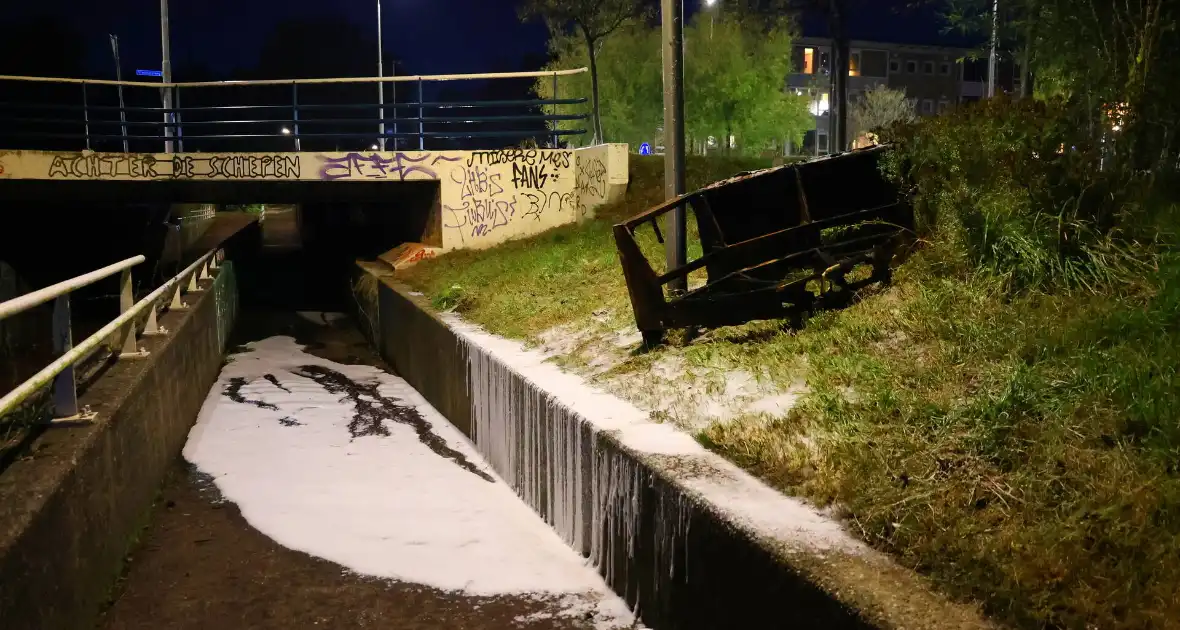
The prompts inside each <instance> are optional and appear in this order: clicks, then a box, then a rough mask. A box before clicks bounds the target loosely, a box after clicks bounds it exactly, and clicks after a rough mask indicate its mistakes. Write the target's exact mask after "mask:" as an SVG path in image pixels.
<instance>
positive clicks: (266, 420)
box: [184, 337, 633, 628]
mask: <svg viewBox="0 0 1180 630" xmlns="http://www.w3.org/2000/svg"><path fill="white" fill-rule="evenodd" d="M302 366H322V367H325V368H329V369H331V370H334V371H336V372H339V373H341V374H344V375H345V376H347V377H348V378H349V379H351V380H352V381H354V382H357V383H364V384H376V385H377V386H378V393H379V394H380V395H381V396H383V397H386V398H392V399H398V400H399V401H401V404H404V405H407V406H412V407H414V408H415V409H417V410H418V412H419V413H420V414H421V416H422V417H423V418H424V419H425V420H426V421H427V422H428V423H429V424H430V430H431V432H432V433H434V434H435V435H437V436H439V437H441V438H442V439H443V440H444V441H445V442H446V444H447V445H448V446H449V447H450V448H451V449H454V450H455V451H457V452H459V453H461V454H462V455H463V456H465V457H466V458H467V460H469V461H471V462H472V463H474V465H475V466H476V467H477V468H478V469H479V470H481V471H484V472H485V473H486V472H487V471H488V467H487V464H486V463H484V462H483V461H482V460H481V458H480V456H479V454H478V453H477V452H476V450H475V449H474V448H473V447H472V445H471V443H470V442H468V441H467V440H466V438H465V437H464V436H463V435H462V434H461V433H460V432H459V431H458V430H457V429H455V428H454V427H453V426H452V425H451V424H449V423H448V422H447V421H446V420H445V419H444V418H443V417H442V416H441V415H440V414H439V413H438V412H437V411H435V410H434V409H433V408H432V407H430V405H428V404H427V403H426V401H425V400H424V399H423V398H422V397H421V396H420V395H419V394H418V393H417V392H416V391H414V389H413V388H411V387H410V386H409V385H408V384H407V383H406V382H405V381H403V380H402V379H400V378H397V377H395V376H393V375H390V374H387V373H385V372H383V371H381V370H379V369H377V368H374V367H370V366H357V365H342V364H338V363H334V362H332V361H328V360H325V359H321V358H318V357H315V356H313V355H310V354H307V353H305V352H303V350H302V348H301V347H300V346H299V345H298V344H296V343H295V341H294V340H293V339H291V338H288V337H272V338H270V339H266V340H264V341H260V342H256V343H253V344H250V345H249V350H248V351H247V352H244V353H242V354H238V355H235V356H234V357H233V359H232V361H231V362H230V363H229V364H228V365H227V366H226V367H225V369H224V370H222V373H221V376H220V378H219V380H218V383H217V385H216V386H215V387H214V389H213V391H212V392H211V393H210V395H209V397H208V398H207V399H206V401H205V404H204V406H203V407H202V409H201V413H200V416H199V418H198V420H197V423H196V426H194V428H193V429H192V431H191V433H190V435H189V440H188V443H187V444H186V445H185V448H184V457H185V458H186V459H187V460H188V461H190V462H192V463H193V464H195V465H196V466H197V467H198V468H199V469H200V470H201V471H202V472H205V473H207V474H209V475H211V476H212V477H213V478H214V481H215V482H216V485H217V487H218V489H219V490H220V491H221V492H222V494H224V495H225V497H226V498H227V499H229V500H231V501H233V502H234V503H236V504H237V505H238V506H239V508H240V509H241V511H242V515H243V516H244V517H245V518H246V520H247V521H248V522H249V523H250V524H251V525H252V526H253V527H255V528H257V529H258V530H259V531H261V532H262V533H264V534H266V535H267V536H269V537H271V538H273V539H274V540H275V541H277V542H278V543H280V544H282V545H283V546H286V547H289V548H292V549H297V550H300V551H303V552H306V553H308V554H311V555H314V556H317V557H320V558H325V559H327V560H331V561H333V562H337V563H339V564H341V565H344V566H345V567H347V568H348V569H350V570H352V571H355V572H357V573H361V574H365V575H372V576H378V577H383V578H390V579H396V580H402V581H406V582H413V583H419V584H425V585H428V586H432V587H435V588H439V589H444V590H448V591H461V592H463V593H467V594H472V595H508V594H539V595H541V596H544V597H546V598H553V597H556V598H557V599H558V600H560V602H562V604H561V605H562V606H563V607H564V608H563V609H570V610H574V609H576V610H578V611H583V610H585V609H587V608H588V607H589V608H592V609H593V610H595V611H596V614H597V625H598V626H599V627H603V628H613V627H630V625H631V623H633V619H632V618H631V616H630V613H629V612H628V610H627V608H626V606H625V604H624V603H623V602H622V600H620V599H618V598H617V597H616V596H614V594H613V593H610V591H609V589H607V587H606V585H605V584H604V583H603V580H602V579H601V578H600V577H599V576H598V575H596V574H595V572H594V570H593V569H592V568H591V567H589V566H588V565H587V563H586V562H585V561H584V559H583V558H581V557H580V556H578V555H577V554H576V553H574V552H573V551H571V550H570V549H569V548H568V547H566V546H565V545H564V544H563V543H562V541H561V539H560V538H559V537H558V536H557V535H556V534H555V533H554V531H553V530H552V529H550V528H549V527H547V526H546V525H545V524H544V523H543V522H541V521H540V520H538V519H537V518H536V515H534V514H533V513H532V512H531V511H530V510H529V509H528V507H526V506H525V505H523V504H522V503H521V502H520V501H519V500H518V499H517V498H516V497H515V496H514V495H513V492H512V490H511V489H510V488H508V487H507V486H505V485H504V484H503V483H502V482H501V481H500V480H499V479H494V482H489V481H487V480H485V479H483V478H481V477H480V476H478V475H476V474H474V473H472V472H470V471H469V470H465V469H464V468H462V467H460V466H459V465H458V464H456V463H455V462H454V461H452V460H451V459H447V458H445V457H443V456H440V455H439V454H437V453H436V452H434V451H432V450H431V449H430V448H428V447H427V446H426V445H424V444H423V443H422V441H421V440H420V439H419V437H418V435H417V434H416V433H415V431H414V429H413V428H412V427H411V426H407V425H405V424H401V423H398V422H394V421H391V420H388V419H386V420H384V421H383V422H382V425H383V426H384V427H385V428H387V429H388V431H389V435H388V436H378V435H373V436H361V437H357V438H355V439H354V438H352V436H351V434H350V432H349V429H348V424H349V422H350V421H351V420H352V419H353V413H354V410H355V403H354V402H352V401H351V400H350V399H349V398H348V396H347V395H345V394H340V393H336V394H333V393H330V392H329V391H327V390H326V389H325V388H324V387H323V386H322V385H321V384H320V383H318V382H316V381H315V380H312V379H311V378H308V377H305V376H301V375H300V369H299V368H300V367H302ZM264 375H273V376H274V377H275V378H276V379H277V380H278V381H279V384H280V385H281V386H282V387H278V386H276V385H274V384H272V383H271V382H269V381H268V380H266V379H264V378H263V376H264ZM234 378H241V379H245V380H246V381H247V383H248V384H247V385H245V386H244V387H242V388H241V390H240V393H241V395H242V396H243V397H245V398H246V399H248V400H250V401H259V402H262V403H265V404H267V405H273V406H274V407H275V409H266V408H260V407H258V406H255V405H252V404H249V403H242V402H234V401H233V400H231V399H230V398H229V397H227V396H225V395H223V391H224V388H225V387H226V386H227V385H229V384H230V382H231V380H230V379H234ZM284 388H285V389H284ZM287 390H289V391H287ZM280 420H287V422H286V424H284V422H281V421H280ZM291 421H295V422H297V423H298V424H297V425H292V423H291ZM558 614H559V615H560V614H561V613H560V612H559V613H558Z"/></svg>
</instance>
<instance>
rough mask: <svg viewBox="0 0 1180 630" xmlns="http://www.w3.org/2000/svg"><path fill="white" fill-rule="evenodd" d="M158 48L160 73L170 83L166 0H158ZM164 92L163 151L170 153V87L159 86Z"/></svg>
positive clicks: (170, 70) (170, 48)
mask: <svg viewBox="0 0 1180 630" xmlns="http://www.w3.org/2000/svg"><path fill="white" fill-rule="evenodd" d="M160 50H161V51H162V53H163V59H162V60H161V65H160V74H161V75H162V78H163V80H164V83H172V38H171V37H170V36H169V34H168V0H160ZM161 89H162V90H163V94H164V123H165V124H164V137H165V138H168V139H167V140H165V141H164V153H172V134H173V129H172V124H171V123H172V120H173V116H172V111H171V110H172V88H171V87H164V88H161Z"/></svg>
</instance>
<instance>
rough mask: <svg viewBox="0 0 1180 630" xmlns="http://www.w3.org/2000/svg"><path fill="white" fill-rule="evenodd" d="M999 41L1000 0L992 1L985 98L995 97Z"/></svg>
mask: <svg viewBox="0 0 1180 630" xmlns="http://www.w3.org/2000/svg"><path fill="white" fill-rule="evenodd" d="M999 39H1000V0H992V45H991V51H989V53H988V55H987V97H988V98H991V97H993V96H995V95H996V45H997V44H998V42H999Z"/></svg>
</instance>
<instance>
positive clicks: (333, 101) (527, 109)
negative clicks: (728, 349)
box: [0, 68, 589, 153]
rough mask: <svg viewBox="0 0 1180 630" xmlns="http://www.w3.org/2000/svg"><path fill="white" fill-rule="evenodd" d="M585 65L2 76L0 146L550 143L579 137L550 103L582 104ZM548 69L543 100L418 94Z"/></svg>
mask: <svg viewBox="0 0 1180 630" xmlns="http://www.w3.org/2000/svg"><path fill="white" fill-rule="evenodd" d="M586 71H587V70H586V68H578V69H574V70H561V71H555V72H509V73H492V74H452V75H432V76H430V75H424V76H395V77H360V78H340V79H293V80H290V79H271V80H260V81H214V82H195V83H191V82H190V83H150V82H143V81H111V80H102V79H65V78H47V77H26V76H10V75H0V94H2V95H3V96H0V147H6V146H7V147H10V148H25V149H36V148H48V149H68V150H78V149H88V150H95V151H123V152H126V151H132V150H134V151H140V152H148V151H160V150H163V151H164V152H166V153H171V152H173V151H174V150H179V151H185V150H186V148H187V150H188V151H218V152H222V151H274V150H288V151H289V150H295V151H300V150H304V148H307V149H310V150H333V149H334V150H341V149H347V150H353V149H361V150H363V149H369V148H374V149H376V148H380V149H385V148H386V140H390V141H392V144H393V149H394V150H397V149H399V148H402V149H419V150H423V149H426V148H427V143H428V142H430V143H431V144H434V145H441V144H446V143H448V142H452V143H453V142H456V141H460V140H463V141H472V140H479V139H489V140H498V141H501V142H503V141H511V140H516V141H519V140H523V139H526V138H542V139H543V141H544V142H546V143H549V144H551V145H552V146H554V147H556V146H559V145H560V142H561V139H562V137H563V136H576V135H581V134H584V133H586V130H585V129H559V128H558V127H559V125H558V124H557V123H559V122H567V121H582V120H587V119H588V118H589V113H588V112H583V113H572V114H571V113H566V114H562V113H559V109H558V108H559V107H564V108H568V106H578V105H585V104H586V103H587V99H586V98H584V97H581V98H558V94H559V87H560V86H559V79H560V77H563V76H569V75H574V74H580V73H583V72H586ZM548 77H552V80H553V97H552V98H548V99H525V100H494V99H489V100H474V101H469V100H460V99H458V98H446V97H445V94H440V96H439V97H436V98H435V99H433V100H432V99H430V98H428V95H427V94H426V90H425V86H426V84H428V83H431V84H441V83H447V82H462V81H503V80H513V79H515V80H522V79H534V80H535V79H537V78H548ZM374 83H380V84H382V85H385V84H389V85H390V86H392V87H391V90H392V91H393V93H394V94H393V95H394V98H392V99H386V101H387V102H385V103H379V102H373V100H374V98H375V95H373V94H372V92H373V91H374V90H373V89H372V88H373V84H374ZM400 85H408V86H409V87H410V88H411V92H413V93H414V97H413V99H412V100H409V101H400V102H399V101H398V99H397V98H396V96H397V89H398V86H400ZM166 90H167V91H171V93H172V97H173V98H172V103H173V106H172V107H171V108H166V107H164V106H163V101H164V99H163V95H164V93H165V91H166ZM125 91H126V92H127V93H126V94H124V92H125ZM182 103H183V105H182ZM382 129H384V133H382V131H381V130H382ZM305 143H306V144H308V145H311V146H308V147H304V144H305ZM32 145H41V146H32ZM186 145H187V147H186ZM370 145H375V146H372V147H370ZM430 148H432V149H434V148H447V147H441V146H432V147H430Z"/></svg>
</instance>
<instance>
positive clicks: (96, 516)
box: [0, 262, 238, 629]
mask: <svg viewBox="0 0 1180 630" xmlns="http://www.w3.org/2000/svg"><path fill="white" fill-rule="evenodd" d="M216 273H217V276H216V277H215V278H214V280H213V281H212V282H205V283H202V288H203V289H204V291H203V292H202V293H200V294H197V295H192V296H190V297H189V300H190V302H193V304H192V307H191V308H190V309H189V310H187V311H178V312H171V313H167V314H165V315H162V316H161V318H160V321H159V323H160V325H161V326H163V327H165V328H167V329H168V330H169V331H172V332H170V333H169V334H168V335H167V336H166V337H147V338H144V339H142V340H141V345H142V346H144V347H145V348H146V349H147V350H148V351H149V352H150V355H149V356H148V357H146V358H143V359H136V360H125V361H120V362H118V363H115V364H113V365H112V366H111V367H110V369H108V370H106V372H105V373H103V374H102V375H101V377H99V378H98V379H97V380H96V381H95V382H94V384H93V385H91V386H90V388H89V389H88V390H87V391H86V392H85V394H83V395H82V396H81V397H80V400H79V404H81V405H89V406H90V407H91V409H92V410H94V411H95V412H97V414H98V416H97V419H96V421H95V422H94V423H93V424H88V425H79V426H75V427H69V428H65V427H63V428H51V429H48V430H46V431H45V432H44V433H42V434H41V435H40V436H38V437H37V438H36V440H35V442H34V443H33V444H32V445H31V447H30V448H29V450H28V452H29V453H30V454H31V455H30V456H28V457H25V458H24V459H21V460H18V461H17V462H15V463H14V464H13V465H12V466H10V467H9V468H8V469H7V470H5V471H4V472H3V474H0V619H3V626H4V627H5V628H6V629H18V628H30V629H35V628H55V629H56V628H63V629H64V628H91V627H93V625H94V618H95V615H96V614H97V613H98V611H99V609H100V608H101V606H102V605H103V603H104V602H105V599H106V598H107V597H108V596H109V593H110V589H111V586H112V584H114V583H115V581H116V579H117V577H118V572H119V570H120V568H121V564H122V561H123V558H124V556H125V554H126V553H127V551H128V549H129V548H130V547H131V545H132V544H133V543H134V539H135V537H136V536H137V534H138V532H139V530H140V528H141V527H142V526H143V524H144V523H145V522H146V519H147V516H148V513H149V510H150V508H151V504H152V500H153V497H154V496H155V494H156V491H157V489H158V487H159V485H160V482H161V480H162V479H163V476H164V474H165V472H166V470H167V467H168V466H169V465H170V464H171V463H172V461H173V459H174V458H175V457H176V455H177V453H179V452H180V449H181V446H183V444H184V440H185V437H186V435H187V434H188V430H189V427H190V426H191V425H192V423H193V421H194V420H195V419H196V417H197V412H198V411H199V410H200V408H201V405H202V403H203V402H204V400H205V396H206V393H207V392H208V390H209V388H210V387H211V386H212V384H213V383H214V381H215V380H216V379H217V373H218V372H219V371H220V369H221V361H222V354H223V351H224V349H225V342H226V338H227V337H228V334H229V329H230V327H231V326H232V325H233V322H234V321H235V319H236V316H237V303H238V301H237V284H236V279H235V273H234V268H233V264H232V263H231V262H227V263H225V265H224V266H222V267H221V268H220V269H219V270H218V271H217V272H216Z"/></svg>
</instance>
